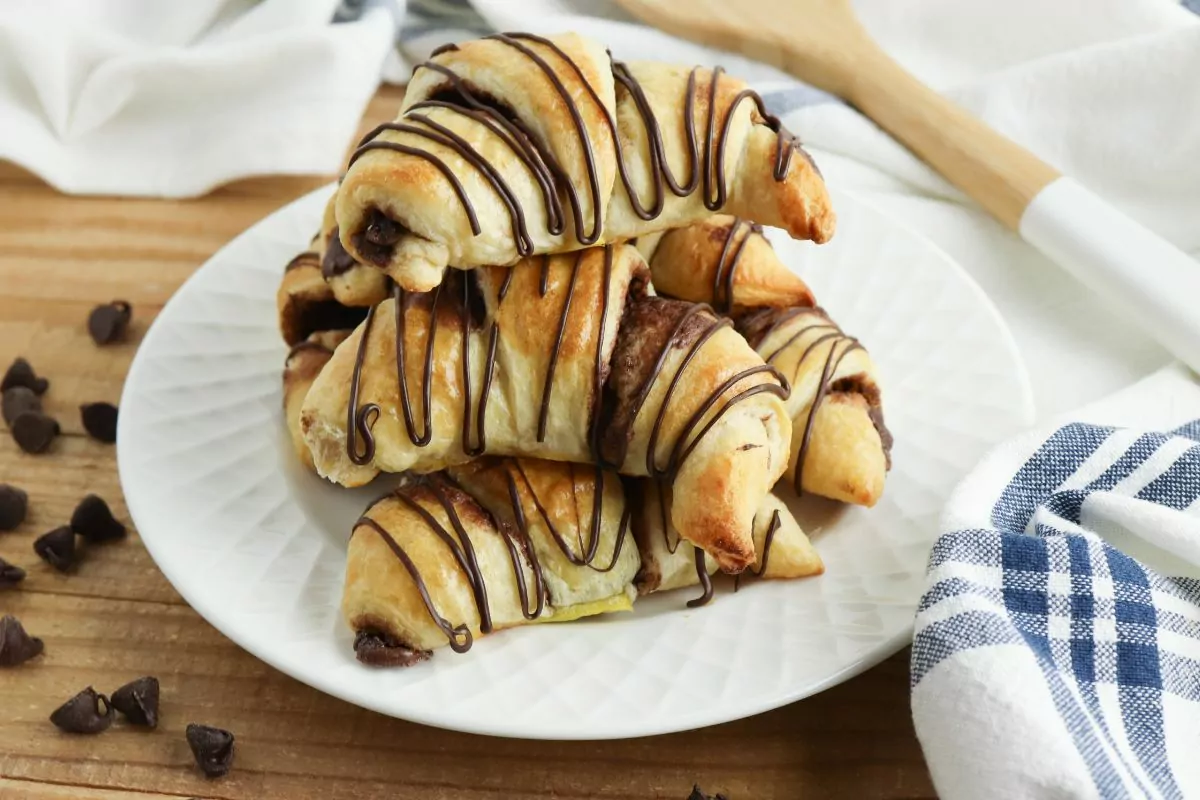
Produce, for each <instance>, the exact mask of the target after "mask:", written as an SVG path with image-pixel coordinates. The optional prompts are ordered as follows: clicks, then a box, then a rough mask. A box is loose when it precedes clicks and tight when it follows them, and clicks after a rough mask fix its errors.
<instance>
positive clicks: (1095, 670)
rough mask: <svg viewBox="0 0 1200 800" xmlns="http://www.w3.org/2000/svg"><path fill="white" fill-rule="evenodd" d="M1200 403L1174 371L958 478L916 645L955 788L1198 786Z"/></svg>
mask: <svg viewBox="0 0 1200 800" xmlns="http://www.w3.org/2000/svg"><path fill="white" fill-rule="evenodd" d="M1197 415H1200V388H1197V386H1196V385H1195V383H1194V381H1193V379H1192V378H1190V377H1189V376H1188V375H1187V374H1186V373H1185V372H1184V371H1183V369H1182V368H1172V369H1169V370H1167V371H1164V372H1162V373H1159V374H1157V375H1155V376H1152V377H1151V378H1149V379H1147V380H1146V381H1144V382H1143V383H1141V384H1139V385H1137V386H1135V387H1132V388H1131V389H1129V390H1127V391H1126V392H1124V393H1122V394H1121V395H1119V396H1117V397H1116V398H1114V399H1113V400H1111V401H1108V402H1106V403H1105V404H1103V405H1101V406H1096V407H1093V408H1092V409H1091V410H1085V411H1084V412H1082V413H1081V415H1080V416H1081V418H1083V419H1087V420H1089V421H1087V422H1072V423H1069V424H1065V425H1060V426H1055V427H1054V428H1052V429H1051V430H1050V431H1049V432H1046V431H1042V432H1035V433H1033V434H1030V435H1026V436H1023V437H1021V438H1020V439H1018V440H1017V441H1014V442H1010V443H1009V444H1007V445H1005V446H1003V447H1001V448H1000V449H998V450H997V451H995V452H994V453H992V454H991V455H990V456H989V457H988V458H986V459H984V461H983V462H981V464H980V465H979V467H977V468H976V470H975V472H974V473H972V475H971V476H970V477H968V478H967V479H966V480H965V481H964V482H963V484H962V485H961V486H960V487H959V488H958V489H957V490H956V492H955V496H954V497H953V498H952V500H951V502H950V504H949V505H948V507H947V510H946V514H945V517H944V519H943V530H944V531H945V533H944V534H943V535H942V536H941V538H940V539H939V540H938V541H937V544H936V545H935V547H934V549H933V554H932V556H931V558H930V562H929V575H928V591H927V592H926V594H925V596H924V598H923V599H922V601H921V605H920V608H919V611H918V614H917V621H916V631H915V638H914V642H913V652H912V684H913V689H912V703H913V718H914V721H915V723H916V728H917V733H918V736H919V737H920V739H921V744H922V746H923V748H924V750H925V755H926V758H927V760H928V762H929V767H930V770H931V771H932V773H933V777H934V782H935V784H936V786H937V789H938V791H939V793H940V794H941V795H942V796H943V797H946V798H966V797H970V798H993V797H994V798H1001V797H1004V798H1008V797H1021V798H1049V797H1055V798H1059V797H1063V798H1065V797H1070V798H1082V797H1104V798H1125V797H1137V798H1143V797H1145V798H1184V797H1198V796H1200V580H1197V579H1196V578H1197V576H1200V420H1194V421H1191V422H1186V423H1185V424H1182V425H1180V424H1179V423H1180V421H1181V419H1180V418H1181V417H1184V418H1187V417H1195V416H1197ZM1106 419H1121V420H1131V421H1136V424H1137V427H1114V426H1112V425H1107V424H1100V423H1101V422H1102V421H1103V420H1106Z"/></svg>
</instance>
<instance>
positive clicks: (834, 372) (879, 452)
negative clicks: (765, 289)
mask: <svg viewBox="0 0 1200 800" xmlns="http://www.w3.org/2000/svg"><path fill="white" fill-rule="evenodd" d="M738 330H739V331H741V333H742V334H743V335H744V336H745V337H746V340H747V341H748V342H749V343H750V344H751V346H753V347H754V349H755V350H756V351H758V353H759V354H760V355H762V357H763V359H764V360H766V361H767V363H769V364H771V365H773V366H774V367H776V368H777V369H778V370H779V371H780V372H782V373H783V374H784V375H785V376H786V377H787V379H788V381H789V382H790V383H791V387H792V391H791V394H790V396H789V397H788V399H787V405H788V412H789V413H790V414H791V416H792V420H793V426H792V444H791V459H790V460H789V461H788V468H787V477H788V479H789V480H790V481H791V483H792V485H793V487H794V488H795V490H796V492H797V493H798V494H799V493H803V492H812V493H814V494H819V495H821V496H823V497H829V498H832V499H834V500H840V501H842V502H845V503H857V504H858V505H863V506H873V505H875V503H876V502H877V501H878V500H879V497H880V496H881V495H882V494H883V484H884V480H885V478H886V475H887V471H888V469H889V468H890V467H891V449H892V436H891V433H889V432H888V429H887V426H886V425H885V424H884V421H883V406H882V400H881V394H880V390H879V384H878V382H877V380H876V377H875V364H874V362H872V361H871V356H870V355H869V354H868V353H867V351H866V349H865V348H864V347H863V346H862V343H860V342H859V341H858V340H857V339H855V338H853V337H852V336H847V335H846V334H845V333H843V332H842V329H841V328H839V327H838V326H837V324H835V323H834V322H833V320H831V319H830V318H829V316H828V315H827V314H826V313H825V312H824V311H823V310H822V309H820V308H802V307H801V308H774V309H772V308H767V309H761V310H759V311H755V312H752V313H751V314H749V315H747V316H745V317H742V318H741V319H740V320H739V321H738Z"/></svg>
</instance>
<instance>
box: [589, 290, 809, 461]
mask: <svg viewBox="0 0 1200 800" xmlns="http://www.w3.org/2000/svg"><path fill="white" fill-rule="evenodd" d="M642 302H658V303H679V302H680V301H672V300H662V299H660V298H646V299H645V300H643V301H642ZM682 305H686V306H687V308H686V309H685V310H684V311H683V313H682V314H679V315H678V319H677V320H676V322H675V325H674V327H673V328H672V330H671V332H670V334H669V335H668V337H667V342H666V344H665V346H664V347H663V348H662V349H661V350H660V351H659V355H658V359H657V360H656V361H655V363H654V367H653V368H652V369H651V371H650V374H649V375H648V376H647V377H646V379H645V381H644V382H643V384H642V386H641V390H640V391H639V392H638V395H637V397H636V398H635V399H634V400H633V402H632V404H631V410H630V414H629V420H628V423H627V425H628V428H629V430H630V431H632V429H633V425H634V422H636V420H637V415H638V414H639V413H641V410H642V406H644V405H645V403H646V400H647V398H649V396H650V391H651V389H652V388H653V386H654V384H655V383H657V381H658V379H659V377H660V376H661V375H662V371H663V368H664V367H665V366H666V362H667V358H668V356H669V355H670V353H671V350H672V349H674V348H675V347H681V346H683V344H682V343H683V341H684V340H686V339H687V338H688V331H689V329H691V328H692V326H695V325H696V324H697V323H696V322H693V320H694V319H695V318H697V317H698V316H699V315H702V314H703V315H705V316H707V317H708V319H707V320H704V319H700V320H698V322H699V324H701V325H704V323H705V322H707V326H706V327H705V329H704V331H703V332H702V333H701V334H700V335H699V336H696V337H695V338H694V340H693V341H692V342H691V345H690V346H689V347H688V350H687V352H686V353H685V354H684V356H683V358H682V360H681V361H680V364H679V368H678V369H677V370H676V371H675V374H674V375H672V376H671V380H670V383H668V385H667V390H666V392H665V394H664V395H663V398H662V402H661V404H660V406H659V409H658V414H657V415H656V416H655V419H654V424H653V425H652V427H651V429H650V441H649V443H648V445H647V447H646V467H645V469H646V474H647V475H649V476H650V477H652V478H666V479H669V480H673V479H674V476H675V474H676V473H677V472H678V470H679V468H680V466H682V464H683V462H684V461H685V460H686V459H687V457H688V456H689V455H691V453H692V451H693V450H694V449H695V447H696V445H697V444H699V442H700V440H701V439H703V438H704V436H705V434H707V433H708V431H709V430H710V429H711V428H712V427H713V426H714V425H716V424H717V422H719V421H720V420H721V418H722V417H724V416H725V414H726V413H728V412H729V411H730V409H732V408H733V407H734V406H735V405H737V404H738V403H740V402H742V401H743V400H748V399H749V398H751V397H753V396H755V395H758V394H762V393H764V392H767V393H770V394H774V395H775V396H776V397H779V398H786V397H787V396H788V391H789V386H788V382H787V380H786V379H785V378H784V377H783V375H782V374H781V373H780V372H779V370H777V369H775V367H773V366H771V365H770V364H758V365H755V366H753V367H748V368H747V369H744V370H741V371H739V372H737V373H735V374H733V375H731V376H730V377H729V378H727V379H725V381H724V382H722V383H721V385H720V386H718V387H717V388H716V389H714V390H713V391H712V392H711V393H710V394H709V396H708V398H707V399H706V400H705V401H704V402H703V403H701V404H700V407H699V408H697V409H696V410H695V411H694V412H693V413H692V416H691V417H689V418H688V421H687V422H686V423H684V425H683V427H682V430H681V431H680V432H679V434H678V435H677V437H676V439H675V445H674V447H672V448H671V452H670V454H669V455H668V457H667V462H666V464H665V465H661V466H660V465H659V463H658V437H659V434H660V433H661V431H662V426H663V423H664V422H665V421H666V414H667V409H668V408H669V407H670V404H671V400H672V399H673V398H674V396H675V392H676V390H677V389H678V388H679V386H680V382H681V379H682V377H683V374H684V373H685V372H686V371H687V368H688V365H689V364H691V362H692V360H693V359H694V358H695V356H696V354H697V353H699V352H700V350H701V349H702V348H703V347H704V345H705V343H707V342H708V340H709V339H711V338H712V337H713V336H715V335H716V334H717V333H718V332H719V331H720V330H721V329H723V328H727V327H729V326H731V325H732V324H733V323H732V322H731V321H730V320H729V319H728V318H725V317H719V316H717V315H716V314H715V313H714V312H713V310H712V308H711V307H709V306H707V305H704V304H702V303H685V304H682ZM759 374H767V375H770V376H771V377H772V378H773V379H775V381H777V383H759V384H755V385H754V386H751V387H750V388H748V389H744V390H742V391H740V392H738V393H737V394H735V395H734V396H733V397H731V398H729V399H727V400H726V401H725V403H724V405H722V406H721V407H720V408H719V409H718V410H717V412H716V413H715V414H713V415H712V416H711V417H709V419H708V421H707V422H704V424H703V426H700V424H701V422H702V421H703V420H704V418H705V415H707V414H708V412H709V411H710V410H712V408H713V406H715V405H716V404H717V403H718V402H719V401H720V400H721V398H722V397H723V396H724V395H725V393H726V392H728V391H730V390H731V389H732V388H733V387H734V386H736V385H737V384H738V383H740V382H741V381H743V380H746V379H747V378H751V377H753V376H755V375H759ZM697 427H699V430H697ZM630 441H631V437H630V436H626V437H625V438H624V439H623V440H622V441H620V443H619V445H618V446H617V449H616V454H615V457H613V458H611V459H610V462H609V463H610V464H611V466H614V467H616V468H620V467H621V466H622V465H623V464H624V463H625V459H626V457H627V456H628V451H629V445H630Z"/></svg>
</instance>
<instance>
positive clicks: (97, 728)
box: [50, 686, 113, 733]
mask: <svg viewBox="0 0 1200 800" xmlns="http://www.w3.org/2000/svg"><path fill="white" fill-rule="evenodd" d="M101 708H103V710H101ZM112 718H113V713H112V705H111V704H110V703H109V702H108V698H107V697H105V696H104V695H102V694H97V693H96V690H95V689H93V688H92V687H90V686H89V687H87V688H86V689H84V690H83V691H82V692H80V693H79V694H77V695H75V696H74V697H72V698H71V699H70V700H68V701H67V702H65V703H63V704H62V705H61V706H59V707H58V708H57V709H56V710H55V711H54V713H53V714H51V715H50V721H51V722H53V723H54V724H55V726H56V727H58V728H59V729H60V730H64V731H66V732H67V733H100V732H101V731H103V730H107V729H108V726H109V725H112Z"/></svg>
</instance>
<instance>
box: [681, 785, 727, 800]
mask: <svg viewBox="0 0 1200 800" xmlns="http://www.w3.org/2000/svg"><path fill="white" fill-rule="evenodd" d="M687 800H729V798H728V797H726V796H725V795H723V794H720V793H719V792H718V793H717V794H714V795H711V796H710V795H707V794H705V793H704V792H703V791H702V790H701V789H700V787H699V786H697V785H695V784H692V793H691V794H689V795H688V796H687Z"/></svg>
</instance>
